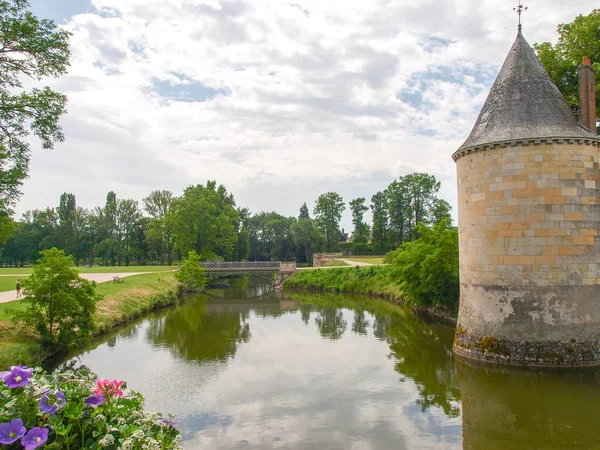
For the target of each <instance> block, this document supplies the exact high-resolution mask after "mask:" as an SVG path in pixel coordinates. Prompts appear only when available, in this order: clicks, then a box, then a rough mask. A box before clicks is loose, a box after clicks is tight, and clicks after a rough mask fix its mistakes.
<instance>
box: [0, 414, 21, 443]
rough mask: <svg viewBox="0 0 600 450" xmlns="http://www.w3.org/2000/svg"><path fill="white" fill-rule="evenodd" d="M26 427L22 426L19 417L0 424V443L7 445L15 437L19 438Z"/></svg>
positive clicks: (13, 440)
mask: <svg viewBox="0 0 600 450" xmlns="http://www.w3.org/2000/svg"><path fill="white" fill-rule="evenodd" d="M26 431H27V429H26V428H25V427H24V426H23V421H22V420H21V419H14V420H11V421H10V422H5V423H2V424H0V444H5V445H9V444H12V443H13V442H15V441H16V440H17V439H21V438H22V437H23V435H24V434H25V432H26Z"/></svg>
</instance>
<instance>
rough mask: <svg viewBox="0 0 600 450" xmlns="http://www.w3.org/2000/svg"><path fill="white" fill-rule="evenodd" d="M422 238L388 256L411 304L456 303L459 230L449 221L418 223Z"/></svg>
mask: <svg viewBox="0 0 600 450" xmlns="http://www.w3.org/2000/svg"><path fill="white" fill-rule="evenodd" d="M415 231H416V232H417V234H418V235H419V238H418V239H416V240H415V241H412V242H406V243H404V244H402V246H401V247H400V248H399V249H398V250H396V251H394V252H391V253H390V254H389V255H388V257H387V258H388V260H391V263H392V271H393V274H394V276H395V277H396V279H397V282H398V284H399V286H400V289H401V290H402V293H403V294H404V296H405V298H406V300H407V302H408V303H409V304H415V305H419V306H427V305H437V304H445V305H449V306H456V305H457V304H458V297H459V285H460V284H459V278H458V268H459V266H458V231H457V230H456V229H455V228H451V227H450V221H449V220H443V221H442V222H440V223H438V224H436V225H433V226H427V225H425V224H423V223H419V224H417V227H416V230H415Z"/></svg>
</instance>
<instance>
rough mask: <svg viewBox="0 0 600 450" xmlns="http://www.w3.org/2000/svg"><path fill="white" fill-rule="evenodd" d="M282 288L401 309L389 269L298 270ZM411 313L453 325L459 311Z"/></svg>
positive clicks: (441, 308) (425, 309)
mask: <svg viewBox="0 0 600 450" xmlns="http://www.w3.org/2000/svg"><path fill="white" fill-rule="evenodd" d="M284 287H285V288H291V289H307V290H317V291H328V292H344V293H348V294H366V295H374V296H378V297H382V298H385V299H387V300H389V301H391V302H393V303H395V304H397V305H404V298H403V295H402V291H401V290H400V287H399V286H398V285H397V284H396V282H395V280H394V277H393V275H392V267H391V266H370V267H352V268H339V269H323V270H319V269H317V270H299V271H297V272H296V273H294V274H293V275H292V276H291V277H290V278H289V279H287V280H286V281H285V283H284ZM413 309H415V310H418V311H421V312H424V313H426V314H430V315H432V316H436V317H440V318H442V319H445V320H448V321H451V322H455V321H456V317H457V315H458V311H455V310H453V309H450V308H447V307H444V306H433V305H432V306H426V307H416V306H415V307H413Z"/></svg>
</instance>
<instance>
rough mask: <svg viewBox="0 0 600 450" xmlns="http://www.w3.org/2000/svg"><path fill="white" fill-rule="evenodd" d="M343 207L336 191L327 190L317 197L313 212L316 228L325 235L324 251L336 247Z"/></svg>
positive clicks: (342, 201) (342, 202) (344, 207)
mask: <svg viewBox="0 0 600 450" xmlns="http://www.w3.org/2000/svg"><path fill="white" fill-rule="evenodd" d="M345 209H346V206H345V205H344V200H343V199H342V197H341V196H340V195H339V194H338V193H336V192H327V193H325V194H321V195H319V198H317V203H316V205H315V209H314V211H313V214H314V215H315V225H316V228H317V230H318V231H319V232H320V233H321V234H322V235H323V236H324V237H325V251H333V250H336V249H337V247H338V241H339V237H340V220H342V213H343V212H344V211H345Z"/></svg>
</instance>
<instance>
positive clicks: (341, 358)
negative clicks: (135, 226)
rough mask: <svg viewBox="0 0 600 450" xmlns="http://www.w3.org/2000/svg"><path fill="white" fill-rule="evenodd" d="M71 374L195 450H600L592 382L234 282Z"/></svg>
mask: <svg viewBox="0 0 600 450" xmlns="http://www.w3.org/2000/svg"><path fill="white" fill-rule="evenodd" d="M224 283H229V286H227V285H223V286H222V287H216V288H212V289H209V290H208V292H207V293H206V294H202V295H197V296H191V297H189V298H186V299H184V300H183V301H182V302H181V304H179V305H178V306H175V307H172V308H169V309H165V310H162V311H159V312H157V313H153V314H150V315H148V316H145V317H143V318H142V319H140V320H139V321H137V322H136V323H133V324H131V325H129V326H127V327H125V328H122V329H120V330H119V331H117V332H115V333H113V334H111V335H108V336H106V337H105V338H104V340H103V341H99V342H96V343H95V344H94V345H93V346H92V347H90V349H89V350H88V351H87V352H85V353H83V354H81V355H80V356H79V358H78V359H79V362H80V363H82V364H85V365H86V366H88V367H89V368H91V369H92V370H94V371H95V372H97V373H98V376H100V377H102V378H111V379H113V378H116V379H123V380H127V381H128V387H129V388H131V389H134V390H137V391H140V392H141V393H142V394H143V395H144V397H145V398H146V407H147V409H148V410H155V411H161V412H163V413H171V414H174V415H176V416H177V419H176V421H177V423H178V425H177V426H178V428H179V429H180V430H181V432H182V434H183V437H184V439H185V448H189V449H206V448H210V449H269V448H289V449H391V448H394V449H404V448H406V449H413V448H419V449H421V448H440V449H450V448H456V449H460V448H468V449H479V448H486V449H490V448H498V449H500V448H548V449H555V448H598V447H599V446H600V429H599V428H598V426H597V424H598V420H599V419H598V417H600V383H599V380H600V371H599V370H596V369H586V370H578V371H574V370H524V369H518V368H500V367H489V366H487V367H482V366H470V365H465V364H464V363H462V362H460V361H456V359H455V357H454V355H453V352H452V342H453V337H454V327H453V326H452V325H449V324H445V323H442V322H438V321H435V320H432V319H430V318H428V317H422V316H419V315H416V314H414V313H412V312H409V311H405V310H402V309H400V308H397V307H395V306H393V305H391V304H389V303H387V302H385V301H382V300H378V299H373V298H367V297H357V296H347V295H334V294H314V293H304V292H295V291H293V292H288V291H285V292H281V291H274V290H273V289H272V288H271V287H270V286H269V285H267V284H265V281H264V279H261V278H258V277H257V278H235V279H228V280H226V281H224Z"/></svg>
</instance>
